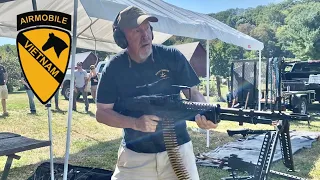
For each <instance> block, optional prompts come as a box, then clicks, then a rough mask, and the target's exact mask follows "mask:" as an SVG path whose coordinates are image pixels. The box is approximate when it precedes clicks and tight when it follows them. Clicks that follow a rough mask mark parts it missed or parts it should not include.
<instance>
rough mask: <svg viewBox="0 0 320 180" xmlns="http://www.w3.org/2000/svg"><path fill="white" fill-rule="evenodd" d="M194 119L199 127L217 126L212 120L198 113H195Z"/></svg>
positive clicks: (213, 127) (212, 127)
mask: <svg viewBox="0 0 320 180" xmlns="http://www.w3.org/2000/svg"><path fill="white" fill-rule="evenodd" d="M195 120H196V122H197V125H198V126H199V128H201V129H215V128H217V127H218V124H214V123H213V122H212V121H210V120H207V118H206V117H205V116H201V115H200V114H197V115H196V117H195Z"/></svg>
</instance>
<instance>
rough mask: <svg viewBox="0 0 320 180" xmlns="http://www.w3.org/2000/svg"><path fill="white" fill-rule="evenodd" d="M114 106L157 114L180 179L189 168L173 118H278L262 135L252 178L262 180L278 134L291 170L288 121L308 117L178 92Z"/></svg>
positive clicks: (260, 121)
mask: <svg viewBox="0 0 320 180" xmlns="http://www.w3.org/2000/svg"><path fill="white" fill-rule="evenodd" d="M115 106H117V107H120V109H121V110H120V113H122V114H124V115H126V114H141V115H143V114H149V115H156V116H158V117H160V118H161V119H162V120H161V121H160V122H159V125H160V126H162V130H163V136H164V142H165V146H166V150H167V153H168V157H169V160H170V162H171V164H172V167H173V170H174V172H175V173H176V175H177V177H178V179H179V180H187V179H190V176H189V174H188V172H187V171H186V169H185V167H184V166H183V164H182V160H181V158H180V155H179V153H178V148H177V147H178V144H177V140H176V135H175V131H174V126H175V121H180V120H190V121H194V120H195V116H196V115H197V114H201V115H204V116H205V117H206V118H207V119H208V120H211V121H212V122H213V123H219V122H220V121H221V120H227V121H236V122H239V125H243V123H250V124H269V125H272V124H274V121H277V122H278V124H277V126H276V127H277V131H275V132H273V133H271V132H268V133H267V134H266V136H265V139H264V142H263V145H262V149H261V153H260V156H259V159H258V162H257V166H256V169H255V173H254V176H253V178H252V179H253V180H265V179H266V178H267V174H268V173H269V171H270V164H271V162H272V159H273V154H274V152H275V147H276V144H277V142H278V138H279V140H280V143H281V150H282V155H283V159H284V165H285V166H286V167H288V168H289V169H290V170H291V171H294V167H293V158H292V150H291V142H290V135H289V121H292V120H298V121H302V120H309V119H310V116H309V115H299V114H294V115H291V114H286V113H283V112H281V111H273V112H265V111H255V110H247V109H235V108H222V107H221V106H220V105H219V104H211V103H200V102H191V101H189V100H184V99H181V97H180V94H173V95H151V96H138V97H133V98H128V99H124V100H118V102H117V103H116V104H115Z"/></svg>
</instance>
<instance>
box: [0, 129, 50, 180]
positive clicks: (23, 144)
mask: <svg viewBox="0 0 320 180" xmlns="http://www.w3.org/2000/svg"><path fill="white" fill-rule="evenodd" d="M46 146H50V141H42V140H36V139H31V138H27V137H24V136H21V135H19V134H14V133H8V132H0V156H7V161H6V164H5V167H4V170H3V174H2V177H1V180H6V179H7V177H8V175H9V170H10V168H11V164H12V161H13V159H18V160H19V159H20V156H18V155H16V154H15V153H18V152H23V151H28V150H32V149H37V148H41V147H46Z"/></svg>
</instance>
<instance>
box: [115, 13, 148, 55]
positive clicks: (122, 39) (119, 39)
mask: <svg viewBox="0 0 320 180" xmlns="http://www.w3.org/2000/svg"><path fill="white" fill-rule="evenodd" d="M119 15H120V13H118V15H117V17H116V19H115V20H114V22H113V39H114V41H115V42H116V44H117V45H118V46H119V47H121V48H122V49H125V48H127V47H128V41H127V39H126V36H125V34H124V32H123V31H121V29H120V27H118V17H119ZM150 28H151V33H152V40H153V28H152V26H151V25H150Z"/></svg>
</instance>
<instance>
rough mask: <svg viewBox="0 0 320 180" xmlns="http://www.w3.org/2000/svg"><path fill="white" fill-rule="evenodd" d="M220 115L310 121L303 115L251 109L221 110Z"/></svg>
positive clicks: (308, 117)
mask: <svg viewBox="0 0 320 180" xmlns="http://www.w3.org/2000/svg"><path fill="white" fill-rule="evenodd" d="M220 114H237V115H238V116H249V117H257V116H261V117H263V118H265V119H271V120H300V121H308V120H310V115H303V114H287V113H283V112H279V111H274V112H268V111H255V110H250V109H236V108H220Z"/></svg>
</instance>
